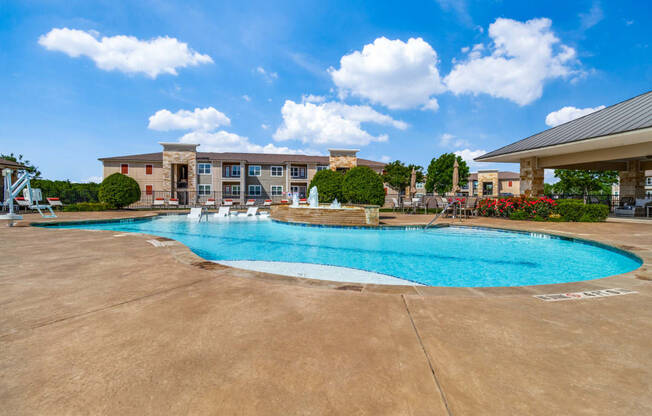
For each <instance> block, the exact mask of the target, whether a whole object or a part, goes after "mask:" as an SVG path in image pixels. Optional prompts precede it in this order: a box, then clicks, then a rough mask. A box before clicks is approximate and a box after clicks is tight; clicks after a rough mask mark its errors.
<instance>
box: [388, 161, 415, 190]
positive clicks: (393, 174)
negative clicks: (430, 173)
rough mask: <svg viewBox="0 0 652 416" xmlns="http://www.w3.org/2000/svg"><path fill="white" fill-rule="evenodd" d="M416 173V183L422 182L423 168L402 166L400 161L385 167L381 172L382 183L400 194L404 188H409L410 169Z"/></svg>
mask: <svg viewBox="0 0 652 416" xmlns="http://www.w3.org/2000/svg"><path fill="white" fill-rule="evenodd" d="M413 168H414V170H415V172H416V179H417V182H423V179H424V176H423V167H421V166H418V165H407V166H406V165H404V164H403V163H402V162H401V161H400V160H395V161H394V162H391V163H388V164H387V165H385V169H384V172H383V176H382V177H383V182H385V183H386V184H387V185H389V186H390V187H391V188H392V189H394V190H396V191H398V192H399V193H400V192H402V191H403V190H404V189H405V188H406V187H408V186H410V179H411V178H412V169H413Z"/></svg>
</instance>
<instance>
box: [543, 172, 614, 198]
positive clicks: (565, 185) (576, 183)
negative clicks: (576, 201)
mask: <svg viewBox="0 0 652 416" xmlns="http://www.w3.org/2000/svg"><path fill="white" fill-rule="evenodd" d="M555 177H556V178H559V182H557V183H555V184H554V185H553V186H552V187H553V190H554V191H555V192H556V193H559V194H576V195H584V196H585V197H586V196H587V195H589V194H607V195H610V194H611V185H613V184H614V183H616V182H618V172H616V171H613V170H607V171H599V170H570V169H555Z"/></svg>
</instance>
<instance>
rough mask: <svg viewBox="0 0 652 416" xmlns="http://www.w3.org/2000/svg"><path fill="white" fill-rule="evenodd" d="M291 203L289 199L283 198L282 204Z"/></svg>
mask: <svg viewBox="0 0 652 416" xmlns="http://www.w3.org/2000/svg"><path fill="white" fill-rule="evenodd" d="M289 203H290V201H289V200H287V199H281V204H283V205H287V204H289Z"/></svg>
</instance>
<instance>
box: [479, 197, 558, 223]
mask: <svg viewBox="0 0 652 416" xmlns="http://www.w3.org/2000/svg"><path fill="white" fill-rule="evenodd" d="M555 206H557V203H556V202H555V201H554V200H552V199H550V198H548V197H545V196H542V197H541V198H526V197H509V198H498V199H483V200H481V201H480V202H479V203H478V215H482V216H484V217H505V218H509V217H517V218H527V219H535V218H536V219H547V218H548V217H550V214H552V213H553V212H554V209H555Z"/></svg>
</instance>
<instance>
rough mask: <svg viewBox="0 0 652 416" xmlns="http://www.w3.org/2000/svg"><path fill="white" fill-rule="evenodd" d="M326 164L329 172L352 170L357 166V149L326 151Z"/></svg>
mask: <svg viewBox="0 0 652 416" xmlns="http://www.w3.org/2000/svg"><path fill="white" fill-rule="evenodd" d="M328 152H329V157H328V163H329V167H330V169H331V170H337V169H338V168H339V169H352V168H354V167H356V166H358V156H357V153H358V152H359V150H357V149H328Z"/></svg>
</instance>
